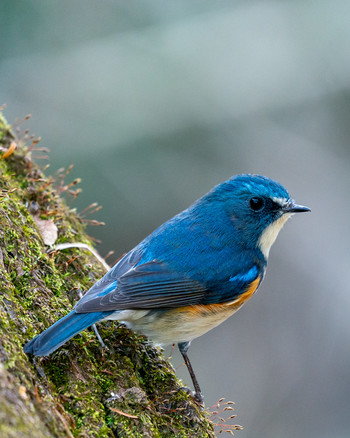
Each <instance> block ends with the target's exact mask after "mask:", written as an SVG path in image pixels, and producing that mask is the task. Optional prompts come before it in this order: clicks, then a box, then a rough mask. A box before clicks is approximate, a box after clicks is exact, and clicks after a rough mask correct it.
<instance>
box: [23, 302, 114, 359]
mask: <svg viewBox="0 0 350 438" xmlns="http://www.w3.org/2000/svg"><path fill="white" fill-rule="evenodd" d="M109 313H111V312H91V313H76V312H75V310H72V311H71V312H70V313H68V315H66V316H64V317H63V318H61V319H59V320H58V321H57V322H56V323H55V324H53V325H52V326H51V327H49V328H48V329H47V330H45V331H44V332H42V333H41V334H40V335H38V336H36V337H35V338H33V339H32V340H31V341H29V342H28V343H27V344H26V345H25V346H24V347H23V350H24V352H25V353H27V354H28V353H31V354H34V355H35V356H46V355H48V354H50V353H52V352H53V351H55V350H57V348H59V347H60V346H61V345H63V344H64V343H65V342H67V341H68V340H69V339H70V338H72V337H73V336H74V335H76V334H77V333H79V332H81V331H82V330H84V329H86V328H87V327H89V326H90V325H92V324H94V323H95V322H97V321H100V320H101V319H103V318H104V317H105V316H107V315H108V314H109Z"/></svg>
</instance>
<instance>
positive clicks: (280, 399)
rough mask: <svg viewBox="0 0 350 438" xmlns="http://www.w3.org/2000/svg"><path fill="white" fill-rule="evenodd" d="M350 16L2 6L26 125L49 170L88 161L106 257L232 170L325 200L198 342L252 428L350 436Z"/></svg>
mask: <svg viewBox="0 0 350 438" xmlns="http://www.w3.org/2000/svg"><path fill="white" fill-rule="evenodd" d="M349 17H350V2H348V1H346V0H319V1H317V2H316V1H312V0H299V1H298V0H290V1H288V0H285V1H283V0H280V1H278V0H276V1H272V0H271V1H268V0H259V1H253V0H251V1H249V2H246V1H242V0H241V1H239V0H176V1H164V0H148V1H147V2H145V1H141V0H128V1H124V0H103V1H97V0H73V1H72V0H61V1H50V2H43V1H40V0H30V1H28V0H22V1H20V0H12V1H11V2H1V4H0V40H1V50H0V103H5V104H7V108H6V110H5V116H6V117H7V119H8V121H9V122H11V123H14V122H15V119H16V118H17V117H20V118H23V117H24V116H25V115H26V114H28V113H31V114H33V117H32V118H31V119H30V120H29V121H28V122H26V124H25V125H23V127H22V128H21V129H22V131H23V130H24V129H26V128H29V129H30V130H31V132H32V133H35V134H37V135H40V136H41V137H42V142H41V143H40V144H41V146H44V147H48V148H49V149H50V150H51V152H50V164H51V168H50V170H48V171H47V173H54V172H55V171H56V170H57V169H59V168H60V167H66V168H67V167H68V166H69V164H71V163H73V164H74V165H75V167H74V169H73V171H72V172H71V174H70V175H69V177H68V181H69V180H73V179H74V178H76V177H81V178H82V179H83V182H82V184H81V187H82V188H83V192H82V193H81V194H80V195H79V197H78V198H77V200H76V201H74V202H71V205H72V207H76V208H77V210H78V211H82V210H83V209H84V208H85V207H87V206H88V205H89V204H91V203H92V202H98V203H99V204H101V205H102V206H103V209H102V210H101V211H99V212H98V213H96V214H94V215H93V216H92V218H93V219H98V220H101V221H104V222H106V226H105V227H90V228H89V229H88V232H89V234H91V235H92V236H94V237H95V238H97V239H100V240H101V242H102V243H101V244H100V245H98V249H99V251H100V253H101V254H102V255H105V254H107V253H108V252H109V251H110V250H114V251H115V254H114V255H113V256H112V257H111V258H110V259H109V262H111V263H112V262H113V261H114V260H115V259H116V258H117V257H119V256H120V255H121V254H122V253H123V252H126V251H128V250H129V249H131V248H132V247H133V246H134V245H135V244H137V243H138V242H139V241H140V240H141V239H142V238H143V237H145V236H146V235H147V234H148V233H150V232H151V231H152V230H153V229H154V228H156V227H157V226H158V225H160V224H161V223H162V222H164V221H165V220H166V219H168V218H169V217H171V216H172V215H174V214H175V213H177V212H179V211H181V210H182V209H184V208H185V207H187V206H188V205H189V204H190V203H192V202H193V201H194V200H195V199H196V198H198V197H199V196H201V195H202V194H204V193H206V192H207V191H208V190H209V189H211V188H212V186H214V185H216V184H218V183H220V182H221V181H223V180H225V179H227V178H229V177H230V176H231V175H233V174H236V173H243V172H252V173H261V174H264V175H267V176H269V177H271V178H274V179H276V180H278V181H279V182H281V183H282V184H284V185H285V186H286V187H287V188H288V189H289V191H290V192H291V194H292V196H293V197H294V198H295V200H296V201H297V202H298V203H301V204H305V205H307V206H309V207H311V208H312V213H311V214H308V215H301V216H297V217H294V218H293V219H292V220H291V221H290V222H288V224H287V226H286V227H285V229H284V230H283V232H282V233H281V235H280V236H279V238H278V239H277V242H276V244H275V245H274V247H273V249H272V251H271V254H270V260H269V264H270V266H269V269H268V271H267V276H266V278H265V281H264V282H263V284H262V286H261V287H260V289H259V291H258V293H257V294H256V295H255V296H254V298H253V299H252V300H251V301H250V302H249V303H247V304H246V305H245V306H244V308H243V309H241V310H240V311H239V312H238V313H237V314H236V315H235V316H234V317H232V318H231V319H230V320H228V321H227V322H225V323H224V324H222V325H221V326H219V327H218V328H217V329H215V330H213V331H211V332H209V333H208V334H207V335H205V336H203V337H201V338H199V339H197V340H196V341H195V342H193V344H192V347H191V349H190V357H191V359H192V363H193V366H194V368H195V370H196V373H197V377H198V379H199V382H200V384H201V386H202V390H203V393H204V394H205V399H206V405H207V406H210V405H212V404H213V403H215V402H216V401H217V400H218V399H219V398H221V397H225V398H226V399H228V400H233V401H235V402H236V406H235V409H236V411H235V413H236V414H237V415H238V418H237V419H236V421H237V423H239V424H242V425H243V426H244V430H243V431H241V432H236V436H237V437H239V438H250V437H258V436H259V437H263V438H281V437H283V438H292V437H293V438H294V437H296V436H298V437H299V438H314V437H315V438H316V437H317V438H330V437H332V438H348V437H349V434H350V415H349V413H350V367H349V365H350V349H349V338H350V318H349V313H350V293H349V282H348V280H347V276H348V275H349V262H350V245H349V217H350V202H348V201H349V195H350V193H349V187H350V171H349V170H350V169H349V163H350V148H349V143H350V49H349V47H350V25H349ZM68 181H67V182H68ZM167 352H168V350H166V354H167ZM172 362H173V364H174V366H175V367H177V372H178V375H180V376H181V377H182V378H183V379H184V382H185V383H186V384H190V378H189V376H188V374H187V371H186V369H185V367H184V366H182V365H181V363H182V361H181V359H180V357H179V356H178V354H174V356H173V359H172Z"/></svg>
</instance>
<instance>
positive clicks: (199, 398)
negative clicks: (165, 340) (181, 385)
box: [177, 342, 203, 404]
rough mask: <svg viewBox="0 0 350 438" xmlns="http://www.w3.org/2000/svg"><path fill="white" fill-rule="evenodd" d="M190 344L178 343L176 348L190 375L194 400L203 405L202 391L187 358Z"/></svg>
mask: <svg viewBox="0 0 350 438" xmlns="http://www.w3.org/2000/svg"><path fill="white" fill-rule="evenodd" d="M190 344H191V342H179V343H178V344H177V346H178V347H179V350H180V353H181V354H182V357H183V358H184V361H185V364H186V366H187V369H188V372H189V373H190V376H191V379H192V383H193V386H194V398H195V400H196V401H197V402H198V403H199V404H203V396H202V391H201V389H200V387H199V384H198V381H197V378H196V375H195V374H194V371H193V368H192V365H191V362H190V359H189V358H188V356H187V351H188V349H189V347H190Z"/></svg>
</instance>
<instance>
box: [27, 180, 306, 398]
mask: <svg viewBox="0 0 350 438" xmlns="http://www.w3.org/2000/svg"><path fill="white" fill-rule="evenodd" d="M308 211H311V210H310V209H309V208H308V207H305V206H302V205H298V204H296V203H295V202H294V200H293V199H292V198H291V197H290V195H289V193H288V191H287V190H286V189H285V188H284V187H283V186H282V185H281V184H279V183H278V182H276V181H274V180H272V179H270V178H267V177H265V176H261V175H254V174H241V175H237V176H233V177H231V178H230V179H228V180H227V181H225V182H223V183H221V184H219V185H217V186H216V187H214V188H213V189H212V190H211V191H209V192H208V193H207V194H206V195H204V196H202V197H201V198H200V199H198V200H197V201H196V202H194V203H193V204H192V205H191V206H190V207H189V208H187V209H186V210H184V211H182V212H181V213H179V214H177V215H176V216H174V217H173V218H171V219H169V220H168V221H167V222H165V223H164V224H163V225H161V226H160V227H159V228H157V229H156V230H155V231H153V232H152V233H151V234H150V235H149V236H147V237H146V238H145V239H144V240H143V241H141V242H140V243H139V244H138V245H137V246H136V247H134V248H133V249H132V250H131V251H130V252H128V253H127V254H126V255H125V256H124V257H122V258H121V259H120V261H118V262H117V263H116V264H115V265H114V266H113V267H112V268H111V270H110V271H109V272H107V273H106V274H105V275H104V276H103V277H102V278H101V279H100V280H98V281H97V282H96V283H95V284H94V285H93V286H92V287H91V288H90V289H89V290H88V291H87V292H86V293H85V295H83V296H82V298H81V299H80V300H79V301H78V302H77V303H76V305H75V306H74V308H73V309H72V310H71V311H70V312H69V313H68V314H67V315H66V316H64V317H63V318H61V319H59V320H58V321H57V322H56V323H54V324H53V325H52V326H50V327H49V328H48V329H46V330H45V331H44V332H42V333H41V334H39V335H38V336H36V337H35V338H33V339H32V340H31V341H29V342H28V343H27V344H25V346H24V352H25V353H27V354H33V355H35V356H47V355H49V354H50V353H52V352H54V351H55V350H57V349H58V348H59V347H61V346H62V345H63V344H64V343H66V342H67V341H68V340H69V339H71V338H72V337H73V336H75V335H76V334H78V333H80V332H81V331H82V330H84V329H86V328H88V327H89V326H91V325H93V324H95V323H97V322H101V321H106V320H117V321H119V322H122V323H124V324H125V325H126V326H127V327H129V328H130V329H132V330H134V331H136V332H139V333H141V334H143V335H145V336H146V337H148V338H149V339H150V340H151V341H152V342H153V343H155V344H158V345H167V344H175V343H177V345H178V348H179V350H180V352H181V354H182V356H183V359H184V361H185V364H186V366H187V369H188V371H189V374H190V377H191V379H192V383H193V386H194V393H193V397H194V399H195V400H196V401H197V402H198V403H199V404H203V400H204V398H203V395H202V392H201V389H200V386H199V383H198V380H197V378H196V376H195V373H194V371H193V368H192V364H191V362H190V360H189V357H188V349H189V347H190V344H191V342H192V341H193V340H194V339H195V338H197V337H199V336H201V335H203V334H204V333H206V332H208V331H209V330H211V329H213V328H214V327H216V326H218V325H219V324H221V323H222V322H223V321H225V320H226V319H227V318H229V317H230V316H231V315H233V314H234V313H235V312H237V310H238V309H240V308H241V307H242V305H243V304H244V303H245V302H246V301H247V300H248V299H249V298H251V297H252V296H253V294H254V293H255V292H256V290H257V288H258V287H259V285H260V284H261V281H262V280H263V278H264V275H265V271H266V266H267V261H268V257H269V252H270V248H271V246H272V244H273V243H274V242H275V240H276V238H277V235H278V233H279V231H280V230H281V229H282V227H283V225H284V224H285V222H286V221H287V220H288V219H289V218H290V217H291V216H292V215H293V214H295V213H302V212H308Z"/></svg>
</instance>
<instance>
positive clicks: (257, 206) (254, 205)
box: [249, 198, 265, 211]
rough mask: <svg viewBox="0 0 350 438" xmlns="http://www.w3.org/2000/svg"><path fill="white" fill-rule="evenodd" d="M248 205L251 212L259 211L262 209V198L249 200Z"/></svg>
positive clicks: (263, 203)
mask: <svg viewBox="0 0 350 438" xmlns="http://www.w3.org/2000/svg"><path fill="white" fill-rule="evenodd" d="M249 204H250V208H251V209H252V210H254V211H260V210H262V209H263V208H264V205H265V202H264V200H263V199H262V198H251V200H250V201H249Z"/></svg>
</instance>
